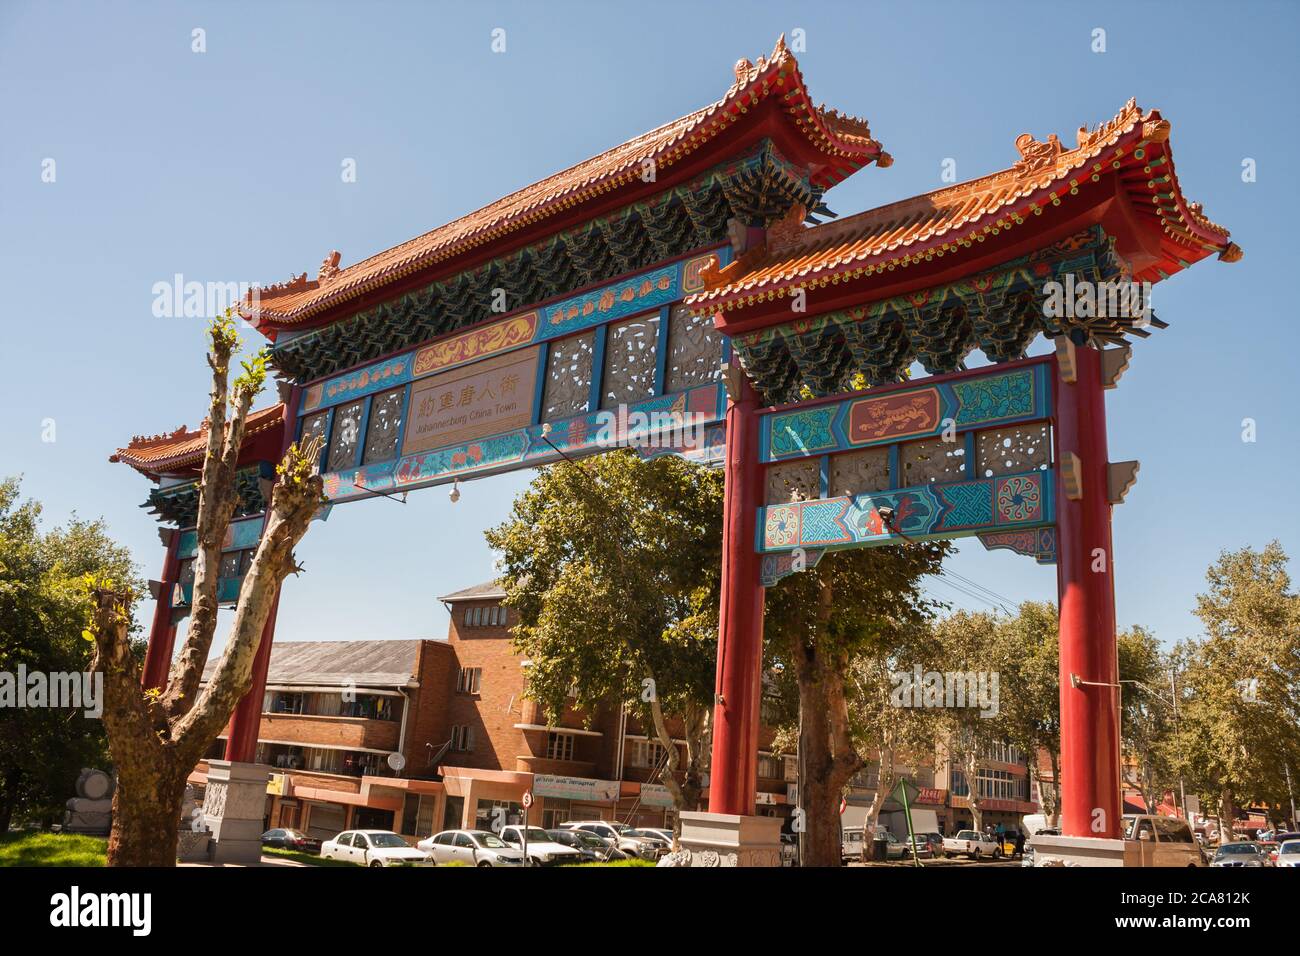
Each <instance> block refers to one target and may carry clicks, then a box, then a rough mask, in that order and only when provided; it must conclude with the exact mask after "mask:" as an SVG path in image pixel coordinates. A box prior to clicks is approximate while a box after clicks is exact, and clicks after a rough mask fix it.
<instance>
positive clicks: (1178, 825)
mask: <svg viewBox="0 0 1300 956" xmlns="http://www.w3.org/2000/svg"><path fill="white" fill-rule="evenodd" d="M1123 832H1124V839H1125V841H1126V842H1127V843H1128V844H1129V845H1128V846H1126V847H1125V850H1124V852H1125V861H1126V862H1125V865H1127V866H1204V865H1205V856H1204V853H1203V851H1202V849H1201V847H1200V846H1198V845H1197V843H1196V837H1194V836H1193V835H1192V828H1191V827H1189V826H1188V825H1187V821H1186V820H1182V819H1180V818H1178V817H1166V816H1160V815H1158V814H1145V813H1141V814H1126V815H1125V816H1124V831H1123Z"/></svg>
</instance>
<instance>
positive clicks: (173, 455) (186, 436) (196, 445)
mask: <svg viewBox="0 0 1300 956" xmlns="http://www.w3.org/2000/svg"><path fill="white" fill-rule="evenodd" d="M283 422H284V405H283V404H279V403H277V404H275V405H271V406H269V407H267V408H262V409H258V410H256V411H251V412H249V413H248V418H247V419H246V420H245V422H244V441H245V442H247V441H248V440H249V439H251V438H254V437H256V436H258V435H261V434H263V433H265V432H267V431H270V430H271V429H275V428H279V427H281V426H282V425H283ZM207 443H208V428H207V422H206V421H204V423H203V424H202V425H200V426H199V428H197V429H195V430H190V429H189V428H187V427H186V426H184V425H182V426H181V427H180V428H178V429H176V430H175V431H174V432H171V433H168V434H162V435H150V436H145V435H137V436H135V437H134V438H132V439H131V441H130V443H129V444H128V445H127V446H126V447H125V448H119V449H118V450H117V451H116V452H114V453H113V454H112V455H110V456H109V459H108V460H109V461H112V462H125V463H126V464H128V465H130V466H131V467H132V468H134V469H135V470H136V471H139V472H141V473H143V474H145V475H149V476H151V477H157V476H158V475H161V474H166V473H168V472H172V471H176V470H178V469H184V468H188V467H194V466H197V465H198V464H200V463H201V462H202V461H203V454H204V452H205V451H206V449H207Z"/></svg>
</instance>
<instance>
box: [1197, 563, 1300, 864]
mask: <svg viewBox="0 0 1300 956" xmlns="http://www.w3.org/2000/svg"><path fill="white" fill-rule="evenodd" d="M1287 560H1288V559H1287V556H1286V553H1285V552H1284V551H1283V550H1282V547H1281V545H1280V544H1279V543H1278V542H1276V541H1273V542H1271V543H1269V544H1268V545H1267V546H1266V547H1265V548H1264V549H1263V550H1262V551H1256V550H1254V549H1252V548H1249V547H1246V548H1242V549H1241V550H1239V551H1223V552H1221V553H1220V555H1219V558H1218V560H1217V561H1216V562H1215V563H1214V564H1213V565H1211V566H1210V568H1209V570H1208V572H1207V573H1206V579H1207V582H1208V584H1209V589H1208V590H1207V591H1206V592H1205V593H1204V594H1200V595H1198V596H1197V601H1196V615H1197V617H1199V618H1200V619H1201V623H1202V624H1203V625H1204V627H1205V636H1204V638H1203V639H1201V640H1194V641H1189V642H1186V643H1184V644H1182V645H1180V647H1179V648H1178V658H1179V664H1180V667H1179V670H1180V671H1181V687H1180V694H1179V699H1178V704H1179V721H1178V730H1177V732H1176V734H1175V741H1176V746H1175V748H1174V749H1175V752H1176V754H1177V757H1176V760H1175V769H1176V770H1177V771H1178V772H1179V773H1181V774H1182V775H1183V776H1184V777H1186V778H1187V780H1188V781H1189V783H1191V784H1192V786H1194V787H1195V788H1196V789H1197V791H1198V792H1199V793H1200V795H1201V797H1202V799H1203V800H1204V801H1205V803H1206V805H1208V806H1214V805H1215V804H1217V805H1218V809H1219V825H1220V829H1221V833H1222V839H1224V840H1228V839H1231V838H1232V835H1233V821H1234V819H1235V817H1236V810H1237V807H1238V806H1241V805H1242V804H1243V803H1245V802H1263V803H1268V804H1282V803H1284V802H1285V801H1286V800H1287V799H1288V797H1287V782H1286V773H1287V769H1288V768H1290V767H1296V766H1298V765H1300V597H1297V595H1296V594H1295V593H1294V592H1293V591H1292V590H1291V579H1290V576H1289V575H1288V574H1287V571H1286V565H1287Z"/></svg>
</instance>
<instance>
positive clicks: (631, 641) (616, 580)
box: [487, 450, 722, 819]
mask: <svg viewBox="0 0 1300 956" xmlns="http://www.w3.org/2000/svg"><path fill="white" fill-rule="evenodd" d="M721 537H722V476H721V474H719V473H718V472H715V471H711V470H709V469H706V468H701V467H699V466H697V465H692V464H690V463H688V462H686V461H684V460H682V459H680V458H676V457H673V456H663V457H660V458H656V459H653V460H651V461H648V462H647V461H642V460H641V459H640V458H639V457H638V456H637V455H636V454H635V453H634V452H631V451H629V450H623V451H616V452H610V453H608V454H604V455H600V456H598V457H594V458H589V459H586V460H585V461H583V462H580V463H574V462H568V461H565V462H561V463H559V464H556V465H552V466H549V467H546V468H543V469H540V470H539V473H538V476H537V478H536V479H535V480H534V481H533V483H532V485H531V486H530V487H529V488H528V490H527V491H525V492H524V493H523V494H522V495H521V496H520V497H519V498H518V499H516V501H515V503H514V508H513V510H512V512H511V515H510V518H509V519H508V520H507V521H506V522H504V523H503V524H501V525H499V526H498V527H496V528H493V529H491V530H490V531H488V532H487V540H488V543H489V544H490V545H491V546H492V547H493V548H495V549H496V550H497V551H499V552H500V554H501V567H502V579H501V580H502V584H503V586H504V588H505V590H506V593H507V595H508V598H507V603H508V604H509V605H510V606H512V607H514V608H516V609H517V610H518V612H519V619H520V623H519V624H518V626H517V627H516V628H515V632H514V645H515V647H516V649H518V650H519V651H520V653H522V654H523V655H524V656H525V657H526V658H527V659H528V661H529V672H528V695H529V697H531V698H532V699H533V700H535V701H537V702H538V703H539V704H540V705H541V706H542V707H543V709H544V711H545V713H546V714H547V719H548V720H550V721H552V722H554V721H556V720H558V718H559V716H560V714H561V713H562V712H563V711H564V708H565V706H566V704H569V703H571V704H572V705H573V706H574V707H576V708H578V709H580V710H582V711H585V712H586V714H587V715H588V719H590V717H591V715H594V714H595V712H596V710H597V709H598V708H599V707H601V706H602V705H605V704H609V703H610V702H614V703H617V704H619V705H622V706H626V707H628V708H629V709H630V710H631V711H632V712H633V713H634V714H636V715H637V716H638V717H639V718H640V721H641V723H642V725H643V726H644V727H646V728H653V731H654V736H655V737H656V738H657V739H658V740H659V742H660V743H661V744H662V745H663V748H664V752H665V754H666V763H665V765H664V767H663V768H662V771H661V773H660V779H661V780H662V782H663V784H664V786H666V787H667V788H668V792H669V793H670V794H671V795H672V799H673V805H674V806H675V807H676V808H677V810H678V811H681V810H694V809H696V807H697V806H698V804H699V799H700V793H701V791H702V789H703V773H704V767H705V765H706V762H707V755H708V749H709V740H710V725H711V719H712V713H713V681H714V668H715V660H716V649H717V633H718V582H719V571H720V566H721V553H720V549H721ZM571 693H572V694H573V695H574V696H572V697H570V694H571ZM670 721H675V722H677V723H679V724H680V726H681V727H682V733H683V736H684V739H685V741H686V759H685V763H684V765H683V763H682V760H681V757H680V755H679V753H678V748H677V746H676V744H675V742H674V734H673V732H672V730H673V728H672V727H670ZM647 732H648V731H647ZM679 773H680V774H681V775H682V779H681V780H679V779H678V774H679ZM679 819H680V815H679Z"/></svg>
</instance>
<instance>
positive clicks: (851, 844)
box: [840, 827, 908, 860]
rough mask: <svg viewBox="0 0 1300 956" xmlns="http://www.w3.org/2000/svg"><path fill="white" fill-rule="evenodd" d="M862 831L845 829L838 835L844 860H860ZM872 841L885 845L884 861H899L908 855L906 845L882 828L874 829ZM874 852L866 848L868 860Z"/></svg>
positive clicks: (853, 828)
mask: <svg viewBox="0 0 1300 956" xmlns="http://www.w3.org/2000/svg"><path fill="white" fill-rule="evenodd" d="M863 833H864V829H863V828H862V827H845V828H844V829H843V831H842V832H841V835H840V856H841V857H842V858H844V859H846V860H861V859H862V858H863V857H862V841H863V838H864V837H863ZM874 839H876V840H878V841H880V842H882V843H884V844H885V859H886V860H901V859H903V857H905V856H906V855H907V853H908V850H907V845H906V844H905V843H904V842H903V841H902V840H900V839H899V838H898V837H896V836H894V834H892V833H890V832H889V831H888V830H886V829H885V828H884V827H876V833H875V837H874ZM873 854H874V850H873V848H871V847H868V848H867V856H866V858H867V859H868V860H870V859H873V858H874V857H873Z"/></svg>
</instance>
